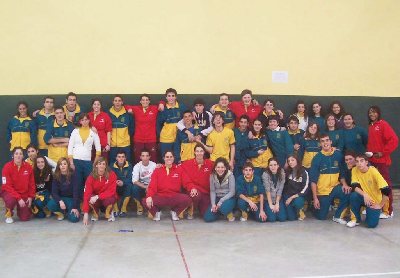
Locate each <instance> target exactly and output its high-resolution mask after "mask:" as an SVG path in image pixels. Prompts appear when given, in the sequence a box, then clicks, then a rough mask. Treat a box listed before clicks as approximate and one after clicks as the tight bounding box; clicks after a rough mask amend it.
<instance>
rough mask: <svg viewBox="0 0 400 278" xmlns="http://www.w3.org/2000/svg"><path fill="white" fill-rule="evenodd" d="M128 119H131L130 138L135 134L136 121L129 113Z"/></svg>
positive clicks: (129, 126) (129, 125)
mask: <svg viewBox="0 0 400 278" xmlns="http://www.w3.org/2000/svg"><path fill="white" fill-rule="evenodd" d="M128 119H129V123H128V132H129V136H133V134H134V133H135V119H134V118H133V116H132V115H131V114H129V113H128Z"/></svg>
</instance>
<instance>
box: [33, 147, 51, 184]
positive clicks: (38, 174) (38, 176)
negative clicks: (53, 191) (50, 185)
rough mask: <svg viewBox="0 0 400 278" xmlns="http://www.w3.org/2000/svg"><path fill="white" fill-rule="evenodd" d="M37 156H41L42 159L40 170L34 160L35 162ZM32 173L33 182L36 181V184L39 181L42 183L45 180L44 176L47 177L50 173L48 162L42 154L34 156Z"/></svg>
mask: <svg viewBox="0 0 400 278" xmlns="http://www.w3.org/2000/svg"><path fill="white" fill-rule="evenodd" d="M39 158H41V159H43V160H44V168H43V169H42V170H40V169H39V168H38V167H37V163H36V162H37V160H38V159H39ZM33 174H34V177H35V182H36V183H37V184H39V183H44V182H45V180H46V178H47V177H48V176H49V175H51V174H52V171H51V167H50V165H49V163H48V162H47V159H46V158H45V157H44V156H43V155H40V154H39V155H38V156H37V157H36V158H35V161H34V163H33Z"/></svg>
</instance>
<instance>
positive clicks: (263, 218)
mask: <svg viewBox="0 0 400 278" xmlns="http://www.w3.org/2000/svg"><path fill="white" fill-rule="evenodd" d="M260 218H261V221H262V222H265V221H266V220H267V215H266V214H265V212H264V211H261V212H260Z"/></svg>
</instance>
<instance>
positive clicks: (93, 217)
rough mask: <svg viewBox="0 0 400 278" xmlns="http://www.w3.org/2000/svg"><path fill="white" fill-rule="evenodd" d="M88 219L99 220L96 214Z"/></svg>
mask: <svg viewBox="0 0 400 278" xmlns="http://www.w3.org/2000/svg"><path fill="white" fill-rule="evenodd" d="M90 220H91V221H93V222H94V221H97V220H99V218H97V217H96V216H94V215H92V217H91V218H90Z"/></svg>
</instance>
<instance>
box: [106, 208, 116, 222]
mask: <svg viewBox="0 0 400 278" xmlns="http://www.w3.org/2000/svg"><path fill="white" fill-rule="evenodd" d="M107 221H108V222H114V221H115V216H114V212H113V211H111V213H110V217H109V218H108V219H107Z"/></svg>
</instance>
